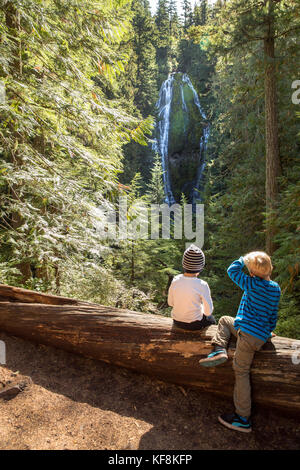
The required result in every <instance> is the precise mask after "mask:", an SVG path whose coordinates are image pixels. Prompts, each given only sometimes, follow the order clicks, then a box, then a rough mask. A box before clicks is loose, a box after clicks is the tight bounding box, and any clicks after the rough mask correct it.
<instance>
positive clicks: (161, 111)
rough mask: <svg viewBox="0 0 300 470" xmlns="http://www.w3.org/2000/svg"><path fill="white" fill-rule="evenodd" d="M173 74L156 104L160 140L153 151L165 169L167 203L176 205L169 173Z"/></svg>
mask: <svg viewBox="0 0 300 470" xmlns="http://www.w3.org/2000/svg"><path fill="white" fill-rule="evenodd" d="M173 81H174V76H173V74H169V76H168V78H167V80H165V81H164V82H163V84H162V86H161V89H160V92H159V98H158V101H157V103H156V107H157V108H158V117H159V119H160V120H159V123H158V129H157V131H158V132H157V133H158V139H157V140H155V142H154V145H153V150H154V151H156V152H157V153H158V154H159V155H160V157H161V164H162V169H163V182H164V189H165V198H166V199H165V202H166V203H167V204H169V206H170V205H172V204H174V203H175V199H174V196H173V193H172V189H171V183H170V175H169V171H168V161H167V158H168V144H169V129H170V111H171V104H172V95H173Z"/></svg>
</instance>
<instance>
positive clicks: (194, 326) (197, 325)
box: [173, 315, 217, 331]
mask: <svg viewBox="0 0 300 470" xmlns="http://www.w3.org/2000/svg"><path fill="white" fill-rule="evenodd" d="M173 323H174V325H175V326H177V328H182V329H183V330H190V331H195V330H202V328H206V327H207V326H210V325H216V323H217V322H216V320H215V318H214V317H213V316H212V315H210V316H209V317H206V316H205V315H203V318H202V320H197V321H192V322H191V323H185V322H182V321H177V320H173Z"/></svg>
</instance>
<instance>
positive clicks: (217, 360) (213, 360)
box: [199, 346, 228, 367]
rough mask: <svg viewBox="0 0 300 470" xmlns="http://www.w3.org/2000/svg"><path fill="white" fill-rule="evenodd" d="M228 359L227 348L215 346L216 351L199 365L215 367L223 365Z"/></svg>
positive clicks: (201, 360)
mask: <svg viewBox="0 0 300 470" xmlns="http://www.w3.org/2000/svg"><path fill="white" fill-rule="evenodd" d="M227 359H228V356H227V352H226V349H225V348H221V347H220V346H215V348H214V350H213V351H212V352H211V353H210V354H209V355H208V356H207V357H205V358H204V359H200V361H199V364H200V365H201V366H203V367H215V366H218V365H219V364H223V362H226V361H227Z"/></svg>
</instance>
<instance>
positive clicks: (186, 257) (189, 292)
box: [168, 244, 216, 330]
mask: <svg viewBox="0 0 300 470" xmlns="http://www.w3.org/2000/svg"><path fill="white" fill-rule="evenodd" d="M204 265H205V256H204V253H203V251H202V250H200V248H198V247H197V246H196V245H193V244H192V245H190V246H189V247H188V249H187V250H185V252H184V254H183V258H182V267H183V270H184V273H183V274H179V275H178V276H175V277H174V279H173V281H172V283H171V285H170V288H169V292H168V304H169V305H170V306H171V307H173V309H172V318H173V323H174V326H175V327H177V328H182V329H184V330H200V329H202V328H205V327H207V326H210V325H215V324H216V321H215V319H214V317H213V316H212V312H213V303H212V299H211V295H210V289H209V286H208V284H207V282H205V281H203V280H202V279H198V276H199V274H200V272H201V271H202V270H203V268H204Z"/></svg>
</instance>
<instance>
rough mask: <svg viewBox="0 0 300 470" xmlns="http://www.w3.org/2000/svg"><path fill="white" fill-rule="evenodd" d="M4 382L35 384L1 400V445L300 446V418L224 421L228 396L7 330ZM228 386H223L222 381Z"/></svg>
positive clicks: (265, 413)
mask: <svg viewBox="0 0 300 470" xmlns="http://www.w3.org/2000/svg"><path fill="white" fill-rule="evenodd" d="M0 340H3V341H5V343H6V356H7V357H6V359H7V364H6V365H5V366H0V387H1V382H2V383H4V382H7V381H9V380H11V381H12V383H14V382H15V381H22V380H24V379H26V378H27V377H30V378H31V379H32V384H31V385H29V386H28V387H26V388H25V390H24V391H23V392H21V393H19V394H18V395H17V396H16V397H15V398H12V399H10V400H7V401H5V400H4V399H0V449H1V450H4V449H53V450H56V449H57V450H60V449H72V450H73V449H92V450H93V449H99V450H105V449H109V450H121V449H128V450H130V449H131V450H133V449H134V450H135V449H141V450H143V449H151V450H163V449H165V450H172V449H175V450H198V449H199V450H208V449H222V450H227V449H239V450H246V449H247V450H248V449H249V450H262V449H264V450H273V449H276V450H281V449H289V450H294V449H299V448H300V423H299V419H297V418H296V417H295V418H293V417H284V416H282V415H281V414H280V412H279V411H274V410H267V409H263V408H257V407H256V409H254V414H253V432H252V433H250V434H242V433H237V432H235V431H231V430H229V429H228V430H227V429H226V428H224V427H223V426H222V425H221V424H219V422H218V420H217V416H218V414H220V413H223V412H227V411H232V402H231V401H230V400H227V399H221V398H216V397H214V396H211V395H208V394H204V393H200V392H199V391H195V390H190V389H187V388H183V387H179V386H177V385H172V384H166V383H163V382H161V381H158V380H156V379H153V378H149V377H146V376H143V375H140V374H136V373H134V372H131V371H127V370H125V369H122V368H119V367H114V366H111V365H108V364H105V363H101V362H98V361H95V360H91V359H86V358H83V357H80V356H77V355H74V354H71V353H67V352H65V351H61V350H58V349H54V348H51V347H46V346H42V345H35V344H32V343H30V342H27V341H24V340H22V339H19V338H16V337H13V336H8V335H6V334H4V333H1V334H0ZM220 386H221V384H220Z"/></svg>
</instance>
